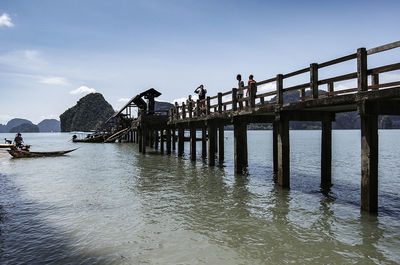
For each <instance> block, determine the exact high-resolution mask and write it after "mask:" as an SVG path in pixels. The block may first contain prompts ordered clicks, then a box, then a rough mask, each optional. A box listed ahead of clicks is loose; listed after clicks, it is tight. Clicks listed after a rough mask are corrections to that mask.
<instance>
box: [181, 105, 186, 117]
mask: <svg viewBox="0 0 400 265" xmlns="http://www.w3.org/2000/svg"><path fill="white" fill-rule="evenodd" d="M184 119H186V107H185V102H182V120H184Z"/></svg>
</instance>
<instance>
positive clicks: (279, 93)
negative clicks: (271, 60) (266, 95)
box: [276, 74, 283, 105]
mask: <svg viewBox="0 0 400 265" xmlns="http://www.w3.org/2000/svg"><path fill="white" fill-rule="evenodd" d="M276 104H279V105H282V104H283V75H282V74H278V75H277V76H276Z"/></svg>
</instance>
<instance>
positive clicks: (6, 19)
mask: <svg viewBox="0 0 400 265" xmlns="http://www.w3.org/2000/svg"><path fill="white" fill-rule="evenodd" d="M13 26H14V24H13V23H12V22H11V18H10V16H9V15H8V14H7V13H3V15H1V16H0V27H9V28H10V27H13Z"/></svg>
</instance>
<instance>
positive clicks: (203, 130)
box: [201, 126, 207, 158]
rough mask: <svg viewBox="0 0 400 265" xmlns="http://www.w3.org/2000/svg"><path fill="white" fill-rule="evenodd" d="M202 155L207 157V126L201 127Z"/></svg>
mask: <svg viewBox="0 0 400 265" xmlns="http://www.w3.org/2000/svg"><path fill="white" fill-rule="evenodd" d="M201 157H202V158H206V157H207V128H206V127H205V126H203V127H201Z"/></svg>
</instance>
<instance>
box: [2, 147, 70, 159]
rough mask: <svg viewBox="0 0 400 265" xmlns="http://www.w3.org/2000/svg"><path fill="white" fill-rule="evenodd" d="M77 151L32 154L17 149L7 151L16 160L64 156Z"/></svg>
mask: <svg viewBox="0 0 400 265" xmlns="http://www.w3.org/2000/svg"><path fill="white" fill-rule="evenodd" d="M76 149H77V148H75V149H71V150H65V151H56V152H30V151H25V150H16V149H11V150H7V151H8V153H9V154H10V155H11V156H12V157H14V158H28V157H49V156H62V155H65V154H67V153H70V152H72V151H75V150H76Z"/></svg>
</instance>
